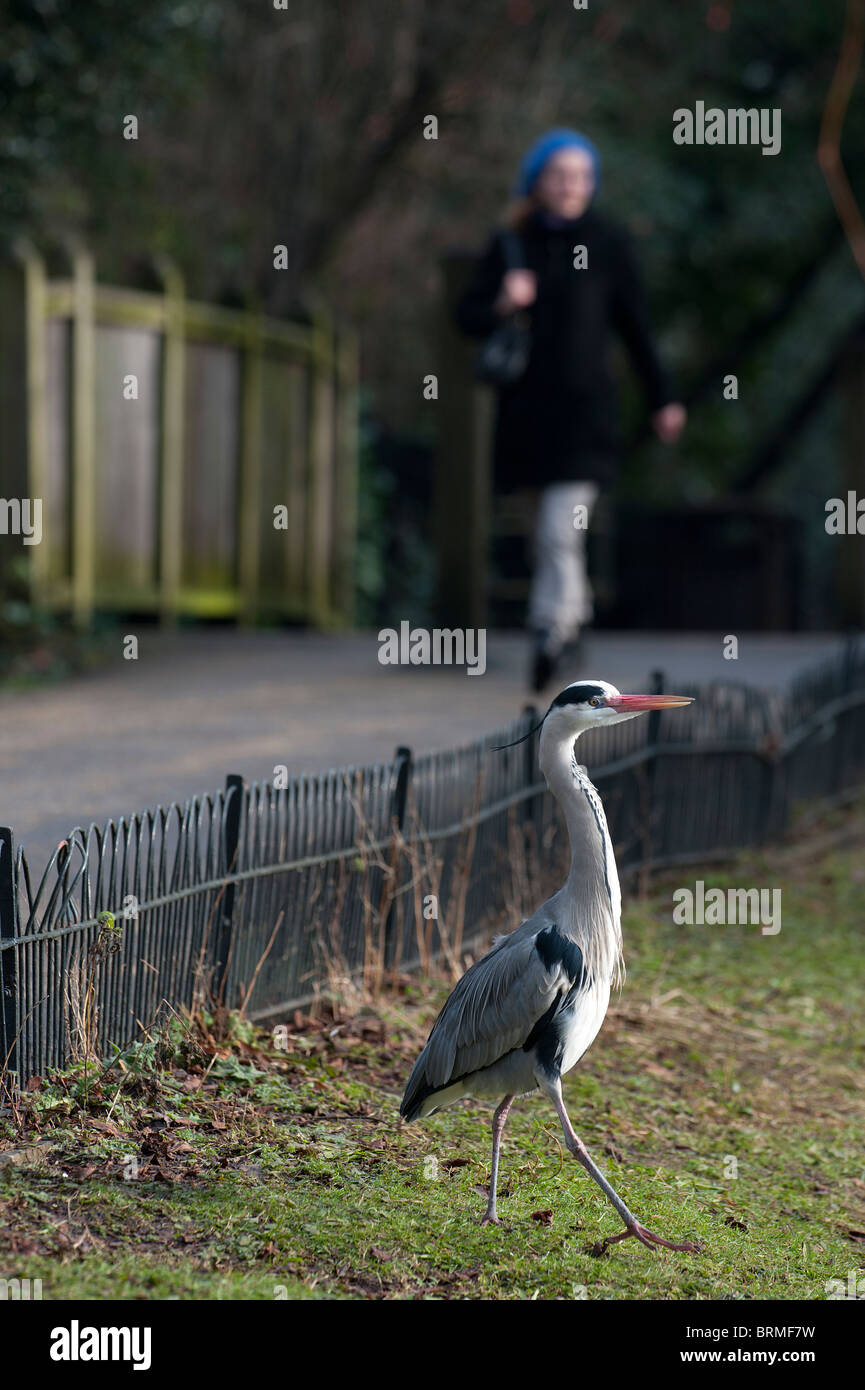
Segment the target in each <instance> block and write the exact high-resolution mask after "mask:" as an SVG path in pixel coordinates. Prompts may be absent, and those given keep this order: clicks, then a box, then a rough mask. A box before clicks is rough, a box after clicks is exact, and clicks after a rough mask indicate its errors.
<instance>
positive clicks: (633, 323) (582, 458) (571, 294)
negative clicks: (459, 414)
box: [457, 208, 675, 492]
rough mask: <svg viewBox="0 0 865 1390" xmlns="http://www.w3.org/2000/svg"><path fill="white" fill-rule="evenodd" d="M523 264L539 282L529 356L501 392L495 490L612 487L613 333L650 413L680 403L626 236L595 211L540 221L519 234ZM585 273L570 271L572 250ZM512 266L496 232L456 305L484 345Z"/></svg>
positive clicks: (615, 436)
mask: <svg viewBox="0 0 865 1390" xmlns="http://www.w3.org/2000/svg"><path fill="white" fill-rule="evenodd" d="M519 240H520V244H521V248H522V251H523V264H524V265H525V267H526V268H527V269H529V270H533V271H535V273H536V274H537V277H538V295H537V299H536V301H535V303H534V304H533V305H532V307H531V308H530V309H529V310H528V315H529V322H530V325H531V355H530V358H529V364H528V367H527V369H526V371H525V373H524V375H523V376H522V377H521V378H520V380H519V381H517V382H516V383H514V384H513V385H511V386H507V387H502V388H500V389H499V390H498V397H499V401H498V412H497V419H496V433H495V457H494V473H495V486H496V488H497V490H498V491H501V492H509V491H513V490H514V489H516V488H524V487H537V486H543V485H545V484H546V483H555V482H565V481H574V482H576V481H591V482H598V483H601V484H609V483H611V482H612V481H613V479H614V477H615V472H616V465H617V454H618V447H619V431H618V420H617V415H618V411H617V403H616V390H615V386H614V384H613V379H612V376H611V374H610V367H609V362H608V357H609V338H610V330H611V329H613V330H615V331H616V332H618V333H619V334H620V335H621V337H622V338H623V339H624V342H625V344H626V345H627V348H628V350H629V352H630V355H631V359H632V361H633V363H634V367H635V368H636V371H637V373H638V374H639V376H640V378H641V379H642V382H643V385H644V387H645V390H646V395H647V397H648V404H649V408H650V409H651V410H652V411H655V410H658V409H659V408H660V407H661V406H663V405H666V404H668V403H669V402H670V401H671V400H673V399H675V397H674V396H673V395H672V393H671V389H670V386H669V384H668V382H667V379H666V377H665V375H664V372H663V369H662V367H661V364H660V362H659V360H658V355H657V353H656V351H655V347H654V343H653V340H652V332H651V327H650V324H649V315H648V310H647V307H646V300H645V296H644V293H643V288H642V285H641V283H640V278H639V275H638V273H637V268H636V265H635V263H634V259H633V256H632V253H631V250H630V245H629V242H628V238H627V236H626V233H625V232H624V231H623V230H622V228H620V227H618V226H617V225H616V224H615V223H614V222H610V221H609V220H608V219H607V218H606V217H603V216H601V215H600V214H599V213H597V212H595V211H594V210H593V209H592V208H590V209H589V210H588V212H586V213H584V214H583V216H582V217H580V218H579V219H577V220H576V221H574V222H569V223H567V224H565V225H564V226H562V227H560V228H551V227H550V226H548V225H547V224H546V223H545V222H544V220H543V218H542V216H541V215H539V214H537V213H536V214H534V215H533V216H532V217H530V219H529V220H528V222H527V223H526V224H525V225H524V227H523V228H522V230H521V231H520V233H519ZM580 245H582V246H585V247H586V249H587V258H586V259H587V268H586V269H584V270H577V269H575V268H574V247H575V246H580ZM506 268H507V264H506V260H505V252H504V247H503V245H502V240H501V235H500V234H499V233H496V234H494V236H493V237H492V239H491V241H490V243H489V245H488V247H487V249H486V251H485V253H484V255H483V257H482V258H481V260H480V262H479V263H478V266H477V269H476V271H475V274H474V277H473V279H472V281H471V283H470V284H469V286H468V288H467V289H466V291H465V293H464V294H463V296H462V298H461V300H460V302H459V304H458V306H457V322H458V324H459V326H460V328H461V329H462V330H463V332H464V333H467V334H470V335H471V336H473V337H477V338H484V337H486V336H487V335H488V334H489V333H491V332H492V330H493V329H494V328H495V327H496V325H497V323H499V322H500V321H501V320H500V319H499V317H498V316H497V315H496V313H495V312H494V310H493V304H494V303H495V300H496V298H497V296H498V293H499V290H500V288H501V283H502V276H503V275H504V273H505V270H506Z"/></svg>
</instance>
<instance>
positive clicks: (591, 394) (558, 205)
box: [457, 130, 685, 690]
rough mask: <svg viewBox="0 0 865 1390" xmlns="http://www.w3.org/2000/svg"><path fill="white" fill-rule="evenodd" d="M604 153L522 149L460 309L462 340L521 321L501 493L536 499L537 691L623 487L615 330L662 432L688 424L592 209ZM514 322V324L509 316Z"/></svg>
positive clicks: (620, 248)
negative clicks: (597, 512)
mask: <svg viewBox="0 0 865 1390" xmlns="http://www.w3.org/2000/svg"><path fill="white" fill-rule="evenodd" d="M600 171H601V165H600V158H599V156H598V152H597V150H596V149H595V147H594V145H593V144H592V143H591V141H590V140H587V139H586V137H585V136H583V135H579V134H578V133H577V132H576V131H572V130H552V131H549V132H548V133H547V134H546V135H543V136H542V137H541V138H540V139H539V140H538V141H536V143H535V144H534V145H533V146H532V147H531V149H530V150H529V151H528V153H527V154H526V155H525V157H524V159H523V161H522V164H521V166H520V172H519V179H518V184H517V193H518V198H517V200H516V201H515V202H514V203H513V205H512V206H511V208H510V209H509V212H508V215H507V218H506V223H507V225H506V227H505V228H504V229H501V230H499V231H497V232H496V233H495V234H494V235H493V237H492V239H491V240H490V243H489V245H488V247H487V250H486V252H485V254H484V256H483V258H482V260H481V261H480V263H479V265H478V268H477V271H476V273H475V276H474V278H473V280H472V282H471V284H470V285H469V286H468V288H467V290H466V292H465V294H464V295H463V297H462V299H461V301H460V303H459V305H458V306H457V320H458V323H459V325H460V327H461V329H462V330H463V332H465V333H467V334H470V335H471V336H474V337H478V338H486V339H488V340H489V341H490V342H493V341H494V338H493V337H492V336H491V335H495V334H496V332H497V331H500V330H501V326H502V325H503V324H504V323H506V322H512V321H515V322H517V323H519V324H522V325H524V332H521V333H520V334H519V335H517V338H516V341H517V343H518V344H519V343H520V342H522V344H523V346H522V348H521V349H520V348H519V347H518V348H517V352H518V355H519V354H521V355H522V358H523V359H524V360H522V361H521V362H520V364H519V366H518V368H517V371H516V372H515V371H514V370H513V367H512V368H511V373H510V375H511V377H512V378H514V377H515V379H510V380H507V381H500V384H499V386H498V413H497V419H496V431H495V449H494V486H495V489H496V491H497V492H499V493H510V492H515V491H518V490H522V489H527V488H531V489H534V490H538V491H539V498H538V506H537V519H536V522H535V535H534V548H535V570H534V575H533V578H532V585H531V594H530V599H529V627H530V628H531V631H532V634H533V639H534V648H533V665H532V685H533V687H534V689H535V690H542V689H543V688H544V686H545V685H546V684H547V683H548V682H549V681H550V680H551V679H552V677H553V674H554V672H555V669H556V665H557V663H558V660H559V658H560V656H561V654H562V650H563V648H564V647H565V646H566V645H568V644H569V643H572V642H575V641H576V640H577V639H578V637H579V633H580V630H581V628H583V627H584V626H586V625H587V624H589V623H590V622H591V620H592V592H591V587H590V585H589V581H588V578H587V575H586V561H585V524H586V522H587V520H588V518H589V516H590V515H591V511H592V507H593V506H594V503H595V500H596V499H597V496H598V492H599V490H600V489H601V488H603V487H609V486H611V484H612V483H613V481H614V480H615V475H616V467H617V454H618V448H619V442H618V428H617V406H616V393H615V387H614V385H613V380H612V377H611V375H610V368H609V363H608V355H609V340H610V337H611V333H613V332H615V333H618V334H619V335H620V336H621V338H622V339H623V340H624V342H625V344H626V346H627V348H628V351H629V353H630V356H631V360H632V362H633V365H634V367H635V369H636V371H637V373H638V375H639V377H640V378H641V380H642V383H643V386H644V388H645V392H646V396H647V398H648V405H649V409H650V410H651V412H652V425H653V428H654V430H655V433H656V434H657V436H658V438H659V439H661V440H663V441H664V443H673V442H674V441H675V440H676V439H677V438H678V437H679V434H680V433H681V431H682V428H683V426H684V423H685V408H684V406H682V405H681V404H679V403H678V402H676V401H675V400H674V397H673V392H672V390H671V387H670V385H669V383H668V381H667V378H666V376H665V374H664V371H663V369H662V367H661V364H660V361H659V360H658V355H657V352H656V350H655V346H654V342H653V339H652V332H651V327H650V324H649V317H648V312H647V308H646V302H645V296H644V294H643V289H642V286H641V283H640V279H639V276H638V273H637V269H636V266H635V264H634V260H633V257H632V254H631V250H630V247H629V243H628V239H627V236H626V234H625V232H624V231H623V230H622V229H621V228H620V227H619V226H617V225H616V223H614V222H611V221H610V220H609V219H608V218H606V217H604V216H602V215H601V214H599V213H598V212H596V211H595V209H594V208H593V207H592V206H591V204H592V200H593V198H594V196H595V194H596V193H597V191H598V185H599V182H600ZM514 316H517V317H516V320H514Z"/></svg>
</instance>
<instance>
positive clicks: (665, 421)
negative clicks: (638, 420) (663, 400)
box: [652, 401, 688, 444]
mask: <svg viewBox="0 0 865 1390" xmlns="http://www.w3.org/2000/svg"><path fill="white" fill-rule="evenodd" d="M687 418H688V412H687V410H686V409H685V407H684V406H683V405H682V404H681V403H680V402H679V401H671V402H670V404H669V405H665V406H662V407H661V409H660V410H656V411H655V413H654V415H653V416H652V429H653V430H654V431H655V434H656V435H657V436H658V438H659V439H660V441H661V443H662V444H675V442H676V440H677V439H678V438H679V435H680V434H681V433H682V430H683V429H684V428H685V421H686V420H687Z"/></svg>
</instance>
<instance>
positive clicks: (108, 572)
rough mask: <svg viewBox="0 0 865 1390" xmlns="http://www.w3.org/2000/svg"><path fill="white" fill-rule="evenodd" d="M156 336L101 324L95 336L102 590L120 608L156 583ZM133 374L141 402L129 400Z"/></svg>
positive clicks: (158, 352)
mask: <svg viewBox="0 0 865 1390" xmlns="http://www.w3.org/2000/svg"><path fill="white" fill-rule="evenodd" d="M160 358H161V344H160V336H159V334H158V333H154V332H151V331H148V330H147V329H143V330H142V329H138V328H119V327H116V326H114V325H113V324H112V325H108V324H100V325H99V326H98V327H97V330H96V465H95V477H96V486H95V496H94V512H95V526H96V564H95V579H96V587H97V590H98V591H100V592H104V591H105V589H107V588H110V589H112V590H113V591H114V592H115V594H116V595H117V601H118V603H122V602H123V600H124V598H126V600H127V601H129V600H130V599H131V600H132V601H133V602H134V594H135V591H136V590H143V591H145V592H152V590H153V586H154V582H155V579H156V556H157V545H158V510H157V508H158V498H159V390H160V386H159V372H160ZM130 376H135V377H136V378H137V382H138V399H137V400H134V399H126V398H125V397H124V379H125V378H128V377H130Z"/></svg>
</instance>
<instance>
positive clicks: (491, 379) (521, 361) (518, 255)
mask: <svg viewBox="0 0 865 1390" xmlns="http://www.w3.org/2000/svg"><path fill="white" fill-rule="evenodd" d="M501 242H502V249H503V250H504V253H505V265H506V266H507V269H508V270H521V269H522V268H523V261H524V257H523V253H522V246H521V244H520V240H519V237H517V236H516V235H515V233H513V232H508V231H504V232H502V233H501ZM531 349H532V336H531V330H530V328H529V316H528V314H525V313H519V312H517V313H515V314H508V316H507V318H504V319H502V321H501V323H500V324H498V325H497V326H496V327H495V328H494V329H493V331H492V333H490V335H489V337H487V338H485V339H484V341H483V343H482V344H481V347H480V351H479V352H478V355H477V358H476V360H475V377H476V379H477V380H478V381H482V382H485V383H486V385H487V386H510V385H512V384H513V383H514V382H515V381H519V379H520V377H521V376H522V375H523V373H524V371H525V370H526V367H527V366H528V364H529V354H530V352H531Z"/></svg>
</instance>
